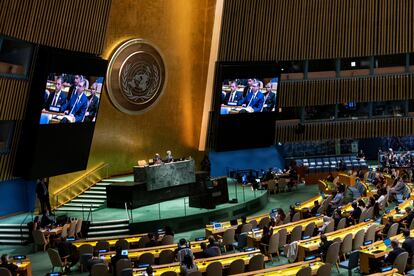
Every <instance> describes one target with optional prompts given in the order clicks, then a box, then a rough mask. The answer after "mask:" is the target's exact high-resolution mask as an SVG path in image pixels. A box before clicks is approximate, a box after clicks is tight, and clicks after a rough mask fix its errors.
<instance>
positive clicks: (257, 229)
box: [252, 227, 261, 232]
mask: <svg viewBox="0 0 414 276" xmlns="http://www.w3.org/2000/svg"><path fill="white" fill-rule="evenodd" d="M260 230H261V229H260V228H259V227H256V228H253V229H252V231H253V232H257V231H260Z"/></svg>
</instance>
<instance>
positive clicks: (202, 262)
mask: <svg viewBox="0 0 414 276" xmlns="http://www.w3.org/2000/svg"><path fill="white" fill-rule="evenodd" d="M260 254H261V253H260V250H258V249H256V250H254V251H250V252H238V253H233V254H228V255H222V256H217V257H211V258H204V259H195V260H194V262H195V263H196V265H197V267H198V271H200V272H206V269H207V266H208V265H209V264H211V263H213V262H220V263H221V265H222V266H223V268H228V267H229V266H230V264H231V263H232V262H233V261H235V260H239V259H241V260H243V261H244V264H245V265H248V264H249V261H250V259H251V258H252V257H253V256H255V255H260ZM265 260H267V257H265ZM152 268H153V272H154V274H153V275H154V276H158V275H161V274H163V273H164V272H167V271H174V272H175V273H177V275H179V274H180V263H178V262H175V263H171V264H165V265H155V266H152ZM143 271H145V269H137V270H135V269H134V272H133V275H141V273H142V272H143Z"/></svg>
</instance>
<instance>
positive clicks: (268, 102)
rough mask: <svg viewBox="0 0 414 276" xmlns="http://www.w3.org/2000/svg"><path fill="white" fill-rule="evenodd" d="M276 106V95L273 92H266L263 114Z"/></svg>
mask: <svg viewBox="0 0 414 276" xmlns="http://www.w3.org/2000/svg"><path fill="white" fill-rule="evenodd" d="M275 105H276V94H275V93H273V92H268V94H267V95H266V96H265V100H264V105H263V110H262V111H263V112H270V111H272V109H273V108H274V107H275Z"/></svg>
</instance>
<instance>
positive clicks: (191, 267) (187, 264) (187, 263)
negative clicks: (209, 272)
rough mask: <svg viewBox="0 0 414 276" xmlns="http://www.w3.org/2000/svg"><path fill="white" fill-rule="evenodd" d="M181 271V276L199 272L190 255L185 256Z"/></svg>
mask: <svg viewBox="0 0 414 276" xmlns="http://www.w3.org/2000/svg"><path fill="white" fill-rule="evenodd" d="M180 271H181V275H188V274H190V273H191V272H194V271H198V267H197V265H196V264H195V263H194V260H193V258H192V257H191V256H190V255H185V256H184V258H183V260H182V261H181V264H180Z"/></svg>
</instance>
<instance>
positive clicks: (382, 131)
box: [275, 118, 414, 143]
mask: <svg viewBox="0 0 414 276" xmlns="http://www.w3.org/2000/svg"><path fill="white" fill-rule="evenodd" d="M302 130H303V131H298V124H297V123H292V124H286V123H283V124H280V125H279V124H276V135H275V141H276V142H282V143H286V142H300V141H313V140H314V141H318V140H331V139H348V138H355V139H358V138H371V137H382V136H407V135H412V134H413V132H414V118H391V119H372V120H350V121H342V122H319V123H305V124H303V129H302Z"/></svg>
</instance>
